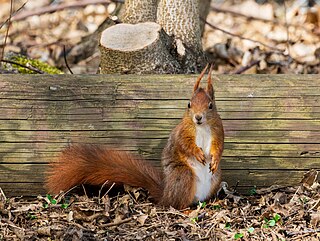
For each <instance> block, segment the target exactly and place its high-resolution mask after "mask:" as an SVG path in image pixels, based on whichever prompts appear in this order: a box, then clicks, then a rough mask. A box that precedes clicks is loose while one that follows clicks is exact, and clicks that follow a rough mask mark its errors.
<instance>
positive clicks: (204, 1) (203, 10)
mask: <svg viewBox="0 0 320 241" xmlns="http://www.w3.org/2000/svg"><path fill="white" fill-rule="evenodd" d="M210 6H211V0H199V16H200V17H201V18H203V19H207V16H208V14H209V12H210ZM204 27H205V22H203V21H201V20H200V29H201V36H202V35H203V32H204Z"/></svg>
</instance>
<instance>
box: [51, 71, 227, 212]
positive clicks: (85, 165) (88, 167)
mask: <svg viewBox="0 0 320 241" xmlns="http://www.w3.org/2000/svg"><path fill="white" fill-rule="evenodd" d="M207 67H208V65H207V66H206V68H205V69H204V70H203V71H202V72H201V74H200V76H199V78H198V79H197V81H196V83H195V86H194V91H193V96H192V98H191V101H190V108H189V109H188V110H187V111H186V113H185V115H184V117H183V119H182V121H181V122H180V123H179V124H178V125H177V126H176V127H175V128H174V129H173V130H172V132H171V134H170V137H169V139H168V142H167V144H166V146H165V148H164V150H163V153H162V161H161V163H162V170H159V169H157V168H155V167H154V166H152V165H151V164H150V163H148V162H146V161H144V160H142V159H141V158H138V157H135V156H133V155H130V154H128V153H126V152H120V151H116V150H109V149H107V148H105V147H102V146H94V145H73V146H71V147H68V148H67V149H65V150H64V151H63V152H62V153H61V155H60V157H59V158H58V161H57V162H54V163H52V164H51V169H50V171H49V173H48V175H47V180H46V187H47V190H48V191H49V192H50V193H58V192H59V191H61V190H62V191H66V190H68V189H70V188H72V187H73V186H75V185H79V184H85V183H87V184H93V185H102V184H103V183H105V182H106V181H109V182H110V183H112V182H115V183H119V184H122V183H124V184H128V185H131V186H138V187H143V188H145V189H147V190H148V191H149V192H150V194H151V196H152V197H153V198H154V199H155V201H156V202H158V203H160V204H162V205H165V206H173V207H175V208H178V209H182V208H186V207H188V206H189V205H191V204H192V203H193V202H194V201H195V194H196V191H197V184H196V183H197V178H199V177H198V176H197V174H196V173H195V170H194V169H193V167H192V166H191V165H190V163H189V161H190V158H191V159H192V158H193V157H195V158H196V160H197V161H199V162H200V163H202V164H203V165H204V166H206V160H207V157H206V156H205V153H204V151H203V150H202V149H201V148H200V147H198V146H197V144H196V127H197V125H198V124H199V123H197V121H199V120H200V122H201V121H203V122H205V124H206V125H209V127H210V130H211V146H210V155H211V163H210V169H211V171H212V173H215V178H212V180H211V184H210V186H209V187H210V194H211V195H214V194H215V193H216V192H217V190H218V188H219V186H220V182H221V169H220V165H219V164H220V160H221V156H222V151H223V141H224V132H223V126H222V121H221V119H220V117H219V115H218V113H217V109H216V106H215V100H214V90H213V87H212V83H211V71H212V67H211V68H210V71H209V77H208V84H207V88H206V90H204V89H202V88H199V85H200V81H201V78H202V77H203V75H204V73H205V71H206V69H207ZM200 117H201V118H200ZM197 118H198V119H197ZM201 124H202V123H200V124H199V125H201ZM201 170H202V169H201ZM208 171H209V170H208Z"/></svg>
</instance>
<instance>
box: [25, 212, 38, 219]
mask: <svg viewBox="0 0 320 241" xmlns="http://www.w3.org/2000/svg"><path fill="white" fill-rule="evenodd" d="M27 218H28V219H30V220H34V219H37V216H35V215H32V214H31V213H28V214H27Z"/></svg>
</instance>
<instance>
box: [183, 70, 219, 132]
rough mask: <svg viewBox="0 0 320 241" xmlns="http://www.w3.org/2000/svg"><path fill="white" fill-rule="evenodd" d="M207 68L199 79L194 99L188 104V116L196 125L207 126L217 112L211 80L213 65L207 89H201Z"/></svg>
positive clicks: (194, 90) (193, 95) (194, 91)
mask: <svg viewBox="0 0 320 241" xmlns="http://www.w3.org/2000/svg"><path fill="white" fill-rule="evenodd" d="M207 68H208V64H207V66H206V67H205V68H204V69H203V70H202V72H201V74H200V76H199V77H198V78H197V81H196V83H195V85H194V88H193V94H192V97H191V99H190V101H189V103H188V114H189V117H190V118H191V119H192V121H193V122H194V123H195V124H196V125H199V126H200V125H205V124H206V122H207V120H208V119H210V118H212V117H213V116H214V115H215V113H216V112H217V109H216V105H215V99H214V90H213V86H212V80H211V72H212V69H213V65H211V67H210V70H209V73H208V83H207V88H206V89H203V88H201V87H199V85H200V81H201V79H202V77H203V76H204V74H205V72H206V70H207Z"/></svg>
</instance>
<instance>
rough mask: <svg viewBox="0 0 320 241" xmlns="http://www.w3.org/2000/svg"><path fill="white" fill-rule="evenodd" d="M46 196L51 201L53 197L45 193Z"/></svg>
mask: <svg viewBox="0 0 320 241" xmlns="http://www.w3.org/2000/svg"><path fill="white" fill-rule="evenodd" d="M46 197H47V198H48V200H49V201H50V202H51V200H52V199H53V197H52V196H51V195H50V194H47V195H46Z"/></svg>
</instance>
